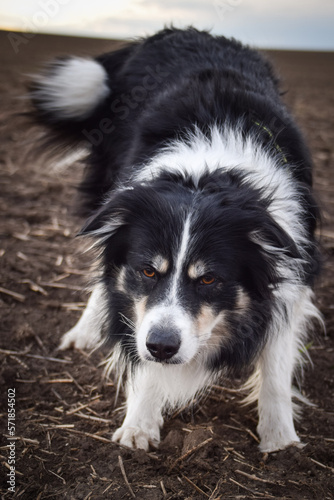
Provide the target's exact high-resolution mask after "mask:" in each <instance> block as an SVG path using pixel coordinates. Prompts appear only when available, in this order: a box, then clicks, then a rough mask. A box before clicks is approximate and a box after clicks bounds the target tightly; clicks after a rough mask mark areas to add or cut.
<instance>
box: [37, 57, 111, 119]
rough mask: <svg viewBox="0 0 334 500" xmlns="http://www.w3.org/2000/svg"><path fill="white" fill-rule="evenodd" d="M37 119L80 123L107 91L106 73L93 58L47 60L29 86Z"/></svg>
mask: <svg viewBox="0 0 334 500" xmlns="http://www.w3.org/2000/svg"><path fill="white" fill-rule="evenodd" d="M29 91H30V97H31V100H32V103H33V105H34V108H35V111H36V113H37V115H38V121H40V122H44V123H45V124H48V125H51V126H52V125H57V124H60V123H65V122H72V123H73V122H76V123H80V122H81V123H82V122H84V121H86V120H87V119H89V118H90V117H91V116H92V115H94V113H95V111H96V110H97V109H98V107H99V106H100V105H101V104H102V103H103V102H104V101H105V100H106V98H107V97H108V95H109V94H110V88H109V86H108V74H107V71H106V70H105V68H104V67H103V66H102V64H100V63H99V62H98V61H96V60H94V59H88V58H87V59H84V58H80V57H69V58H63V59H57V60H55V61H54V62H52V63H50V64H49V65H48V66H47V67H46V68H45V69H44V72H42V74H41V75H39V76H37V77H35V79H34V80H33V82H32V83H31V85H30V89H29Z"/></svg>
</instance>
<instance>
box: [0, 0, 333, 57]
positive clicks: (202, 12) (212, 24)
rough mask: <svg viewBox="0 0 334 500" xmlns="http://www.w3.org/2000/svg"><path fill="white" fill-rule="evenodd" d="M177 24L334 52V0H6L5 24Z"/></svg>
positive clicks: (147, 29) (132, 30)
mask: <svg viewBox="0 0 334 500" xmlns="http://www.w3.org/2000/svg"><path fill="white" fill-rule="evenodd" d="M171 23H173V24H174V25H175V26H177V27H184V26H188V25H190V24H192V25H194V26H195V27H197V28H200V29H210V30H212V32H213V33H215V34H223V35H226V36H234V37H235V38H238V39H240V40H242V41H243V42H246V43H249V44H251V45H254V46H258V47H264V48H287V49H289V48H290V49H313V50H334V0H276V1H270V0H164V1H163V0H90V1H82V0H0V28H2V29H6V30H10V31H15V30H19V31H33V32H43V33H58V34H68V35H83V36H93V37H103V38H104V37H106V38H131V37H135V36H143V35H147V34H152V33H153V32H155V31H157V30H159V29H161V28H163V26H164V25H168V24H171Z"/></svg>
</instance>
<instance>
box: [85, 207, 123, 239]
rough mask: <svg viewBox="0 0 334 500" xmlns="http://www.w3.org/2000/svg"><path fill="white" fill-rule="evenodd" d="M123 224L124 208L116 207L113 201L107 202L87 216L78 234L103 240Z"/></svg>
mask: <svg viewBox="0 0 334 500" xmlns="http://www.w3.org/2000/svg"><path fill="white" fill-rule="evenodd" d="M125 224H126V212H125V210H122V209H119V208H116V207H115V203H108V204H106V205H104V206H103V207H101V208H100V209H99V210H98V211H97V212H95V213H94V214H93V215H92V216H91V217H89V219H88V220H87V221H86V223H85V224H84V226H83V227H82V229H81V231H80V232H79V233H78V236H92V237H93V238H97V239H99V240H102V241H104V240H105V239H107V238H109V237H111V236H112V235H113V234H115V232H116V231H117V229H119V228H120V227H121V226H123V225H125Z"/></svg>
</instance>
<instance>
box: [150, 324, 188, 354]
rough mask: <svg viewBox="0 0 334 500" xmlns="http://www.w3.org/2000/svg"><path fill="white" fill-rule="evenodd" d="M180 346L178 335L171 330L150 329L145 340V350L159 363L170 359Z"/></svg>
mask: <svg viewBox="0 0 334 500" xmlns="http://www.w3.org/2000/svg"><path fill="white" fill-rule="evenodd" d="M180 345H181V337H180V334H179V332H178V331H176V330H173V329H172V328H162V327H160V328H159V327H156V328H152V329H151V330H150V331H149V332H148V335H147V338H146V347H147V350H148V351H149V352H150V353H151V354H152V356H153V357H154V358H155V359H156V360H157V361H160V362H162V361H167V360H169V359H171V358H172V357H173V356H174V355H175V354H176V353H177V352H178V350H179V348H180Z"/></svg>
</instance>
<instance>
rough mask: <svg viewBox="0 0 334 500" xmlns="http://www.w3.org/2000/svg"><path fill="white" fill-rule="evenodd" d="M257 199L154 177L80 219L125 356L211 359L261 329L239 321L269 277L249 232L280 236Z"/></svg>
mask: <svg viewBox="0 0 334 500" xmlns="http://www.w3.org/2000/svg"><path fill="white" fill-rule="evenodd" d="M257 199H258V198H257V196H256V193H252V192H251V191H248V199H245V193H240V192H238V189H231V186H227V187H226V189H225V190H224V189H223V188H221V187H217V185H214V187H213V185H212V182H206V183H203V187H202V188H201V189H196V190H195V189H194V188H193V186H191V185H187V183H186V182H185V181H184V182H183V183H181V182H171V181H170V180H169V181H159V182H155V183H151V184H146V185H137V186H135V187H134V188H132V189H129V190H124V191H120V192H118V193H117V194H116V195H114V196H113V198H112V199H111V200H110V201H109V202H108V203H106V205H105V206H104V207H103V208H102V209H101V210H100V212H99V213H98V214H97V215H96V216H95V217H94V218H93V220H90V221H89V222H88V224H87V226H86V228H85V229H84V230H83V233H92V234H95V235H96V236H98V237H99V238H100V239H101V242H102V243H101V244H102V248H103V266H104V277H103V280H104V284H105V287H106V289H107V290H108V295H109V297H108V303H109V306H110V311H113V312H112V314H113V315H114V316H115V315H116V316H117V319H116V318H115V317H113V318H112V320H111V324H112V325H115V323H116V321H119V322H123V323H122V327H123V331H124V332H125V328H126V327H127V333H124V339H123V343H124V345H126V346H127V347H128V349H129V351H130V352H131V355H132V356H133V357H135V358H139V359H140V360H142V361H146V362H160V363H167V364H180V363H188V362H189V361H191V360H192V359H194V358H196V357H197V358H199V359H201V360H203V362H204V361H205V360H208V359H211V363H215V359H216V358H217V360H218V357H219V358H221V356H222V355H225V356H227V357H229V356H230V357H231V356H232V355H233V354H232V351H233V349H237V350H238V349H239V350H240V345H241V344H242V349H244V350H247V348H245V346H247V345H249V346H250V345H251V344H252V342H253V341H254V342H255V341H256V336H259V335H261V329H262V327H264V324H263V325H262V324H260V325H256V328H257V331H256V332H254V331H251V332H250V331H249V329H247V328H244V323H245V321H246V322H247V321H249V319H250V318H253V316H254V314H257V310H258V309H259V307H260V306H259V305H261V303H262V304H263V300H265V299H266V298H268V297H269V295H270V293H271V289H272V287H273V284H274V282H275V279H276V277H275V272H274V266H273V264H272V262H271V261H270V259H268V257H267V256H265V255H264V253H265V252H264V251H263V248H262V247H261V246H260V245H259V244H258V242H255V240H254V234H256V233H257V231H258V228H259V227H261V235H262V236H264V237H265V239H266V242H267V243H269V244H271V245H275V246H278V244H279V245H281V244H282V242H281V241H278V236H277V234H276V233H275V230H276V226H274V225H273V224H274V223H273V222H272V220H270V218H269V216H268V214H266V211H265V209H264V207H262V206H260V205H259V203H258V201H257ZM285 243H286V242H285ZM114 304H117V306H115V305H114ZM252 315H253V316H252ZM262 323H263V321H262ZM114 327H115V326H111V329H112V328H114ZM110 333H111V336H113V334H114V333H113V331H111V332H110ZM118 334H121V330H119V333H118ZM246 337H247V338H246ZM116 340H117V339H116ZM247 343H248V344H247ZM238 344H240V345H239V347H236V346H237V345H238ZM249 349H250V347H249ZM224 353H225V354H224ZM239 355H240V356H241V354H240V353H239V354H238V356H239Z"/></svg>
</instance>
